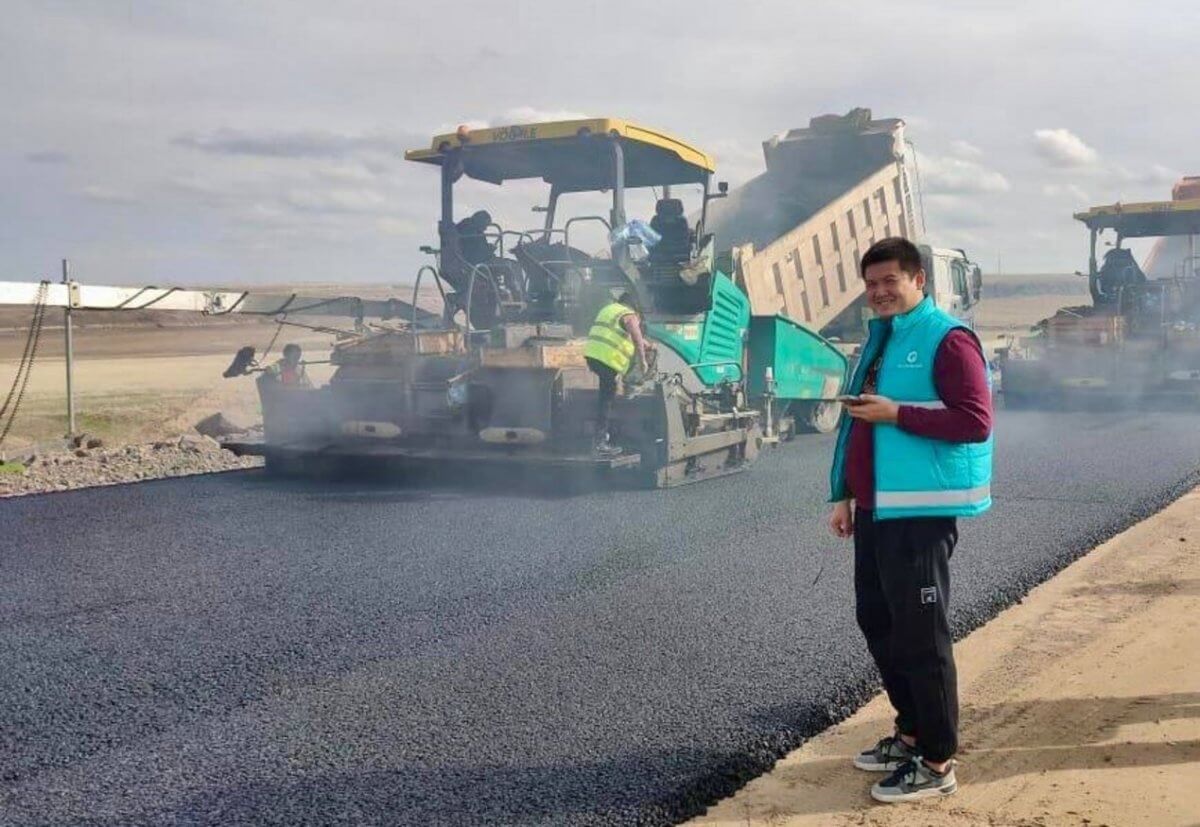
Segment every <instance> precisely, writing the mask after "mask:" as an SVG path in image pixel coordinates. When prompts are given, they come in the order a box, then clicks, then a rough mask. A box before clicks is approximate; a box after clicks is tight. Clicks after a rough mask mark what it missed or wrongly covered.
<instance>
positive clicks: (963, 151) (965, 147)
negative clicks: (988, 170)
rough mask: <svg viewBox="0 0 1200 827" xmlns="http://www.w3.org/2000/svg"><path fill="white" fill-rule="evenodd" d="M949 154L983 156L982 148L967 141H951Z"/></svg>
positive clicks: (964, 156) (960, 156)
mask: <svg viewBox="0 0 1200 827" xmlns="http://www.w3.org/2000/svg"><path fill="white" fill-rule="evenodd" d="M950 154H951V155H955V156H957V157H959V158H966V159H974V158H981V157H983V150H982V149H980V148H979V147H977V146H975V145H974V144H972V143H970V142H968V141H962V140H959V141H951V143H950Z"/></svg>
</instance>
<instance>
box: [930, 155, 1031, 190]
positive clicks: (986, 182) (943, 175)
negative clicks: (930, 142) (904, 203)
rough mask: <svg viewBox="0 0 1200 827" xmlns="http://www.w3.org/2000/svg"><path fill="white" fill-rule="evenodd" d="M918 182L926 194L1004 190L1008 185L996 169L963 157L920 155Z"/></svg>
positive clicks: (1009, 187)
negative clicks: (919, 176) (919, 181)
mask: <svg viewBox="0 0 1200 827" xmlns="http://www.w3.org/2000/svg"><path fill="white" fill-rule="evenodd" d="M918 162H919V165H920V171H921V183H922V185H923V186H924V187H925V189H926V191H927V192H930V193H979V192H1008V191H1009V190H1010V189H1012V186H1011V185H1010V184H1009V183H1008V179H1007V178H1005V177H1004V176H1003V175H1002V174H1000V173H999V172H996V171H995V170H992V169H988V168H987V167H985V166H983V165H982V164H979V163H976V162H975V161H969V160H966V159H965V158H949V157H938V156H934V155H921V156H920V157H919V159H918Z"/></svg>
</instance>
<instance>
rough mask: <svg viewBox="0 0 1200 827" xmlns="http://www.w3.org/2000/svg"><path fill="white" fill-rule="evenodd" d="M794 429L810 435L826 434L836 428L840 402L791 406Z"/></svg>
mask: <svg viewBox="0 0 1200 827" xmlns="http://www.w3.org/2000/svg"><path fill="white" fill-rule="evenodd" d="M792 412H793V414H794V415H795V420H796V429H797V430H802V431H804V432H806V433H810V434H828V433H831V432H832V431H833V430H834V429H836V428H837V426H838V420H839V419H840V418H841V415H842V405H841V403H840V402H796V403H793V404H792Z"/></svg>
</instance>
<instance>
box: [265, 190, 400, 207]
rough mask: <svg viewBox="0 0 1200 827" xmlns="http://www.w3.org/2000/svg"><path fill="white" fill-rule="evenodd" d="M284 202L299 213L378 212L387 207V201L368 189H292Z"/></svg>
mask: <svg viewBox="0 0 1200 827" xmlns="http://www.w3.org/2000/svg"><path fill="white" fill-rule="evenodd" d="M284 201H285V202H286V203H287V205H288V206H290V207H293V208H295V209H297V210H300V211H301V212H332V213H346V212H355V213H362V212H378V211H380V210H382V209H385V208H386V207H387V206H388V199H387V198H386V197H385V196H384V195H383V194H382V193H380V192H376V191H375V190H370V189H332V190H321V189H294V190H290V191H289V192H288V193H287V195H286V196H284Z"/></svg>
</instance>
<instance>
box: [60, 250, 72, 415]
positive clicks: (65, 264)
mask: <svg viewBox="0 0 1200 827" xmlns="http://www.w3.org/2000/svg"><path fill="white" fill-rule="evenodd" d="M62 283H63V284H64V285H65V286H66V288H67V300H66V302H64V303H63V330H64V331H65V335H66V362H67V437H68V438H70V437H73V436H75V354H74V350H73V348H72V339H71V305H72V303H73V302H72V294H73V293H74V292H75V291H73V290H72V289H71V262H70V261H68V260H67V259H65V258H64V259H63V260H62Z"/></svg>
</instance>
